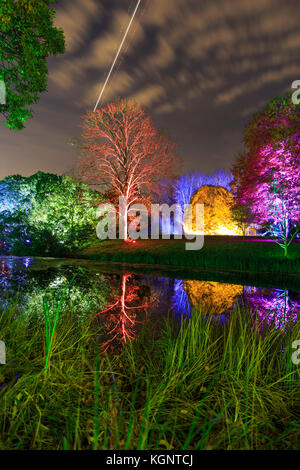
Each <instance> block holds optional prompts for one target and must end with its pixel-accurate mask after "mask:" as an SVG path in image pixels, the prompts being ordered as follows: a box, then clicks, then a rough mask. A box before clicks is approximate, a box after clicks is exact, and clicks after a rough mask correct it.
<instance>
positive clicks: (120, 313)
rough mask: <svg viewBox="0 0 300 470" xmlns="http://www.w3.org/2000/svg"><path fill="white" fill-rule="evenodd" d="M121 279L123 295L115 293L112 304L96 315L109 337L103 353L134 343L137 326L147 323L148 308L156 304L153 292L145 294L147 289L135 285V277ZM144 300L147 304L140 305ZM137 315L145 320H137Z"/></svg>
mask: <svg viewBox="0 0 300 470" xmlns="http://www.w3.org/2000/svg"><path fill="white" fill-rule="evenodd" d="M121 279H122V282H121V293H120V292H117V293H115V294H114V295H113V299H112V303H111V304H110V305H109V306H108V307H107V308H105V309H104V310H102V311H101V312H98V313H96V315H101V317H102V319H103V324H104V329H105V336H106V338H107V337H108V339H107V340H106V341H103V342H102V344H101V346H102V350H103V351H102V352H103V353H104V352H105V351H107V349H108V348H109V347H111V348H112V349H113V348H114V347H115V346H116V345H117V344H119V345H120V344H122V343H126V342H127V341H132V340H133V339H134V338H135V336H136V334H137V331H136V324H138V323H140V324H142V323H144V322H145V321H146V319H147V313H148V308H149V307H150V305H152V306H153V305H154V303H155V298H153V294H151V290H150V289H149V290H147V292H146V293H145V289H142V287H141V286H138V285H136V284H135V283H134V276H132V275H130V274H123V275H122V278H121ZM113 290H114V288H113ZM143 290H144V292H143ZM143 298H146V299H147V301H146V303H143V304H139V303H140V301H141V300H142V299H143ZM137 314H140V315H143V314H144V315H145V318H144V320H137Z"/></svg>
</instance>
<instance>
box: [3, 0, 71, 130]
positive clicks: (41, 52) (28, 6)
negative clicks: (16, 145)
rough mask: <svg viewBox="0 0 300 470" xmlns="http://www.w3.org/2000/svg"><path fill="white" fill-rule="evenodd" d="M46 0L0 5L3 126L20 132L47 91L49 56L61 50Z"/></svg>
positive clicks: (15, 0) (16, 0)
mask: <svg viewBox="0 0 300 470" xmlns="http://www.w3.org/2000/svg"><path fill="white" fill-rule="evenodd" d="M50 3H53V2H52V1H49V0H5V1H1V2H0V80H3V81H4V83H5V86H6V103H5V104H0V112H1V113H2V114H3V115H4V116H5V121H4V123H5V124H6V125H7V126H8V127H9V128H11V129H17V130H21V129H23V128H24V123H25V122H26V121H27V119H28V118H31V117H32V115H33V111H32V108H31V107H30V106H31V105H32V104H34V103H37V102H38V100H39V94H40V93H42V92H44V91H46V89H47V73H48V69H47V65H46V59H47V57H48V56H49V55H57V54H62V53H63V52H64V50H65V42H64V35H63V32H62V30H61V29H57V28H55V27H54V26H53V19H54V15H55V11H54V10H53V9H49V7H48V5H49V4H50Z"/></svg>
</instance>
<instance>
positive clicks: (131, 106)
mask: <svg viewBox="0 0 300 470" xmlns="http://www.w3.org/2000/svg"><path fill="white" fill-rule="evenodd" d="M83 129H84V133H83V135H82V153H81V155H80V157H79V160H78V164H77V171H78V173H79V174H80V175H81V177H82V178H83V179H84V180H85V181H89V182H95V183H103V184H106V185H107V186H108V188H109V189H112V190H113V191H114V193H115V195H116V196H124V197H126V198H127V205H126V207H125V211H124V232H123V238H124V240H126V239H127V222H128V221H127V213H128V209H129V207H130V206H131V204H133V203H134V202H138V201H140V200H141V198H143V196H145V194H147V193H149V191H150V190H151V188H152V186H153V185H154V184H155V183H156V182H158V181H159V179H160V178H162V177H163V176H170V175H172V174H174V173H175V172H176V170H177V157H175V155H174V151H175V144H174V143H173V142H172V141H171V140H170V139H169V138H168V137H167V136H165V135H163V134H162V133H161V132H159V131H158V130H157V129H156V128H155V126H154V124H153V123H152V121H151V119H150V117H149V116H147V115H146V113H145V111H144V110H143V109H142V108H141V106H140V105H138V104H136V103H134V102H130V101H127V100H124V99H117V100H116V101H115V102H113V103H110V104H108V105H106V106H105V107H102V108H101V109H99V110H97V111H95V112H87V114H86V115H85V116H84V122H83Z"/></svg>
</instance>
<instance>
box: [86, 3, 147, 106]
mask: <svg viewBox="0 0 300 470" xmlns="http://www.w3.org/2000/svg"><path fill="white" fill-rule="evenodd" d="M140 3H141V0H138V2H137V4H136V7H135V9H134V12H133V14H132V17H131V20H130V21H129V24H128V26H127V29H126V31H125V34H124V37H123V39H122V42H121V44H120V47H119V49H118V52H117V54H116V57H115V59H114V61H113V63H112V66H111V68H110V71H109V73H108V75H107V78H106V80H105V83H104V85H103V87H102V90H101V92H100V95H99V97H98V100H97V103H96V105H95V107H94V112H95V111H96V109H97V107H98V104H99V102H100V100H101V98H102V95H103V93H104V90H105V88H106V85H107V83H108V80H109V78H110V76H111V74H112V71H113V69H114V66H115V64H116V62H117V60H118V57H119V54H120V52H121V49H122V47H123V44H124V42H125V39H126V37H127V34H128V32H129V30H130V27H131V25H132V22H133V20H134V17H135V14H136V12H137V10H138V8H139V6H140Z"/></svg>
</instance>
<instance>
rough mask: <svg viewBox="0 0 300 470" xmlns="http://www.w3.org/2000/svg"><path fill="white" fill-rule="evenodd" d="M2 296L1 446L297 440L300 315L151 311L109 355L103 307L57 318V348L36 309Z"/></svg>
mask: <svg viewBox="0 0 300 470" xmlns="http://www.w3.org/2000/svg"><path fill="white" fill-rule="evenodd" d="M4 305H5V307H3V311H2V312H1V316H0V327H1V339H2V340H3V341H5V343H6V346H7V364H5V365H2V366H0V367H1V368H0V402H1V414H0V449H161V450H165V449H174V450H182V449H296V448H297V446H298V445H299V438H300V422H299V421H297V419H296V416H297V410H299V406H300V395H299V379H300V374H299V366H296V365H294V364H293V363H292V361H291V355H292V353H293V352H294V350H293V349H291V344H292V342H293V341H295V340H297V339H299V338H300V328H299V322H298V324H296V325H295V324H294V325H293V327H291V328H289V327H288V326H286V327H285V328H284V329H283V330H276V329H272V328H269V329H265V330H264V331H263V333H258V331H257V329H256V327H255V326H254V325H255V322H254V320H253V316H252V315H251V314H250V312H248V311H247V309H246V308H245V307H236V308H235V310H234V311H233V312H232V313H231V315H230V318H229V321H228V323H227V325H224V324H222V323H221V322H218V321H213V320H212V321H210V319H213V313H214V312H213V311H211V312H206V316H205V315H204V314H203V313H201V312H200V311H194V313H193V317H192V320H191V321H190V322H189V323H187V322H184V321H182V323H181V324H180V322H176V321H175V320H174V319H173V318H172V317H171V316H168V317H165V318H160V319H156V320H155V319H151V317H150V319H148V321H147V323H145V324H144V326H143V328H142V331H141V334H140V336H139V337H137V338H136V340H135V341H133V342H131V343H127V344H126V345H124V346H122V347H120V348H119V349H116V350H114V352H113V351H112V350H109V351H108V352H106V353H105V354H101V350H100V346H99V335H101V326H100V323H99V322H98V319H95V317H93V316H86V317H81V318H80V319H78V316H77V315H74V314H72V313H71V312H69V313H68V314H63V315H62V316H59V317H58V319H57V323H56V328H55V331H54V335H53V341H52V345H51V350H49V349H48V348H47V335H48V333H49V331H48V333H47V334H46V333H45V323H44V322H43V321H42V320H41V319H40V320H37V316H36V315H35V312H32V313H33V315H32V317H30V316H29V315H28V313H27V314H26V315H25V314H24V313H23V312H22V311H21V309H20V307H19V302H18V299H17V298H16V299H14V300H11V299H10V300H9V299H7V303H6V304H5V303H4ZM39 313H40V312H39ZM48 313H49V312H48ZM208 313H209V314H208ZM50 315H52V318H50V322H51V325H52V326H53V325H54V316H53V315H55V312H52V313H51V312H50ZM40 318H42V317H40ZM97 318H99V317H97ZM47 319H48V320H49V317H48V316H47ZM157 322H158V323H157ZM49 325H50V323H49ZM48 346H49V344H48ZM46 356H47V357H46ZM46 362H47V367H45V364H46Z"/></svg>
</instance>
